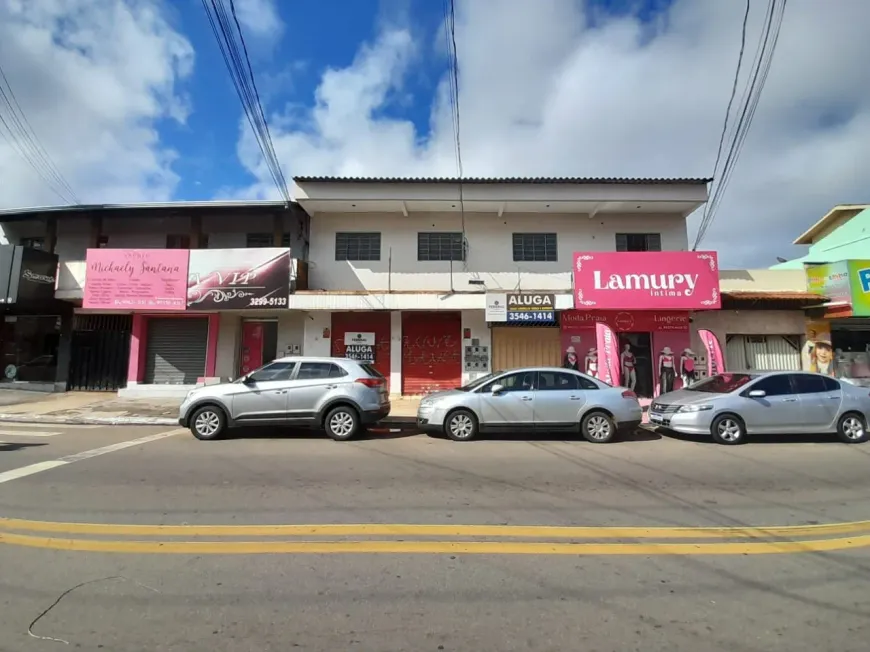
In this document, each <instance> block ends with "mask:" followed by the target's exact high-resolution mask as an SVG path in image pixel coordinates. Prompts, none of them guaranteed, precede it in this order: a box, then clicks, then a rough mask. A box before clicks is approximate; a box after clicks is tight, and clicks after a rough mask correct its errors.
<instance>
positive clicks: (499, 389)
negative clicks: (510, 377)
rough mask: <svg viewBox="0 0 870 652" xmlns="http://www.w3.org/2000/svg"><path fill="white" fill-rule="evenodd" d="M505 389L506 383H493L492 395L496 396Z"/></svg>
mask: <svg viewBox="0 0 870 652" xmlns="http://www.w3.org/2000/svg"><path fill="white" fill-rule="evenodd" d="M503 391H504V385H493V386H492V395H493V396H496V395H497V394H501V393H502V392H503Z"/></svg>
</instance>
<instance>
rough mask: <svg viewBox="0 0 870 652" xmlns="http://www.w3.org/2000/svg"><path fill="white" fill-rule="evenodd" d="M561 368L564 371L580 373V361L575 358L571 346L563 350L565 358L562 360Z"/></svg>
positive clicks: (575, 355)
mask: <svg viewBox="0 0 870 652" xmlns="http://www.w3.org/2000/svg"><path fill="white" fill-rule="evenodd" d="M562 367H563V368H565V369H573V370H574V371H580V359H579V358H578V357H577V351H576V350H575V349H574V347H573V346H569V347H568V348H567V349H565V357H564V358H563V359H562Z"/></svg>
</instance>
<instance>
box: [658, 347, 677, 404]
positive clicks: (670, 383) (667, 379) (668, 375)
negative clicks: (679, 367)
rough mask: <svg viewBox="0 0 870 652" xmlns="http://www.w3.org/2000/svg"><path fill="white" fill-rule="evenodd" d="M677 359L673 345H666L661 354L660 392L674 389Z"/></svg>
mask: <svg viewBox="0 0 870 652" xmlns="http://www.w3.org/2000/svg"><path fill="white" fill-rule="evenodd" d="M675 366H676V361H675V360H674V352H673V351H671V347H669V346H666V347H665V348H663V349H662V352H661V354H660V355H659V387H660V388H661V391H659V394H665V393H667V392H672V391H674V378H675V377H676V370H675V368H674V367H675Z"/></svg>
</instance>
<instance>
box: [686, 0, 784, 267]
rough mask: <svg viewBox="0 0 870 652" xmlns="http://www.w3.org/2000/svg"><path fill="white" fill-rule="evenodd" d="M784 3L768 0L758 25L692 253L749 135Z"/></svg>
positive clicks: (780, 23)
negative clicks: (734, 117) (728, 140)
mask: <svg viewBox="0 0 870 652" xmlns="http://www.w3.org/2000/svg"><path fill="white" fill-rule="evenodd" d="M786 4H787V0H768V7H767V12H766V17H765V21H764V24H763V26H762V35H761V37H760V38H759V45H758V47H757V49H756V54H755V57H754V60H753V66H752V72H751V73H750V76H749V81H748V82H747V85H746V88H745V90H744V92H743V95H742V97H741V99H740V104H741V106H742V109H741V110H740V117H739V119H738V121H737V125H736V127H735V128H734V132H733V137H732V140H731V144H730V146H729V149H728V155H727V156H726V158H725V163H724V165H723V166H722V171H721V173H720V175H719V177H718V179H716V178H715V171H714V184H715V188H714V189H713V191H712V193H711V197H710V199H709V201H708V202H707V206H706V207H705V212H704V216H703V217H702V219H701V224H700V225H699V227H698V233H697V235H696V237H695V243H694V245H693V247H692V249H693V250H695V249H697V248H698V246H699V245H700V243H701V241H702V240H703V239H704V236H705V235H706V234H707V231H708V230H709V228H710V226H711V225H712V223H713V220H714V219H715V216H716V212H717V210H718V208H719V204H720V203H721V201H722V196H723V194H724V192H725V189H726V188H727V187H728V184H729V183H730V181H731V176H732V174H733V172H734V166H735V165H736V162H737V160H738V159H739V158H740V154H741V153H742V151H743V146H744V143H745V141H746V137H747V135H748V134H749V129H750V127H751V126H752V121H753V119H754V117H755V112H756V110H757V109H758V104H759V102H760V100H761V93H762V91H763V90H764V86H765V84H766V82H767V77H768V75H769V74H770V68H771V64H772V63H773V55H774V52H775V51H776V46H777V43H778V42H779V35H780V30H781V28H782V21H783V18H784V16H785V8H786ZM726 119H727V116H726ZM717 181H718V183H717Z"/></svg>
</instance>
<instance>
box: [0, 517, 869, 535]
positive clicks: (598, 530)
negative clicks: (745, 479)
mask: <svg viewBox="0 0 870 652" xmlns="http://www.w3.org/2000/svg"><path fill="white" fill-rule="evenodd" d="M0 529H2V530H17V531H26V532H51V533H59V534H87V535H97V536H100V535H102V536H140V537H158V536H164V537H312V536H320V537H350V536H352V537H375V536H385V537H406V538H407V537H468V538H493V537H503V538H505V537H509V538H517V539H762V538H765V539H771V538H791V539H793V538H797V537H826V536H836V535H845V534H856V533H860V532H865V531H870V521H854V522H850V523H830V524H823V525H784V526H772V527H763V526H759V527H573V526H572V527H560V526H548V525H541V526H538V525H516V526H515V525H415V524H353V523H349V524H323V525H136V524H129V525H127V524H120V523H118V524H116V523H62V522H59V523H54V522H49V521H29V520H24V519H14V518H0Z"/></svg>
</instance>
